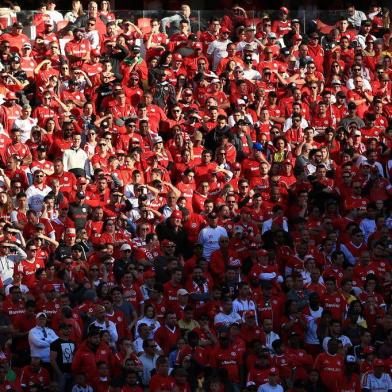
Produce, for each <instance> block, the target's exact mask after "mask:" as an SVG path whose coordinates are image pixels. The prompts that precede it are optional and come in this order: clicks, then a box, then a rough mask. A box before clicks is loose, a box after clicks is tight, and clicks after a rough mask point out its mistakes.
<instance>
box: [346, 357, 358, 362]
mask: <svg viewBox="0 0 392 392" xmlns="http://www.w3.org/2000/svg"><path fill="white" fill-rule="evenodd" d="M346 362H348V363H355V362H356V361H355V357H354V355H347V356H346Z"/></svg>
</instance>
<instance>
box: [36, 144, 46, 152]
mask: <svg viewBox="0 0 392 392" xmlns="http://www.w3.org/2000/svg"><path fill="white" fill-rule="evenodd" d="M46 150H47V148H46V146H45V145H44V144H40V145H39V146H38V147H37V151H46Z"/></svg>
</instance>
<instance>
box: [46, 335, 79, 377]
mask: <svg viewBox="0 0 392 392" xmlns="http://www.w3.org/2000/svg"><path fill="white" fill-rule="evenodd" d="M50 351H55V352H56V353H57V360H56V362H57V366H58V367H59V369H60V370H61V371H62V372H63V373H71V365H72V361H73V358H74V354H75V343H74V342H73V341H72V340H64V339H61V338H58V339H56V340H55V341H54V342H53V343H51V344H50Z"/></svg>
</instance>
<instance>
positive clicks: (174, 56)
mask: <svg viewBox="0 0 392 392" xmlns="http://www.w3.org/2000/svg"><path fill="white" fill-rule="evenodd" d="M173 60H174V61H182V56H181V54H180V53H174V54H173Z"/></svg>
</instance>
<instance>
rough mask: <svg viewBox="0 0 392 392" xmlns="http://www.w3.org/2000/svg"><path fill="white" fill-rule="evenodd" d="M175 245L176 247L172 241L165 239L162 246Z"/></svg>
mask: <svg viewBox="0 0 392 392" xmlns="http://www.w3.org/2000/svg"><path fill="white" fill-rule="evenodd" d="M174 245H175V243H174V242H173V241H170V240H167V239H165V240H163V241H162V242H161V246H174Z"/></svg>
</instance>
